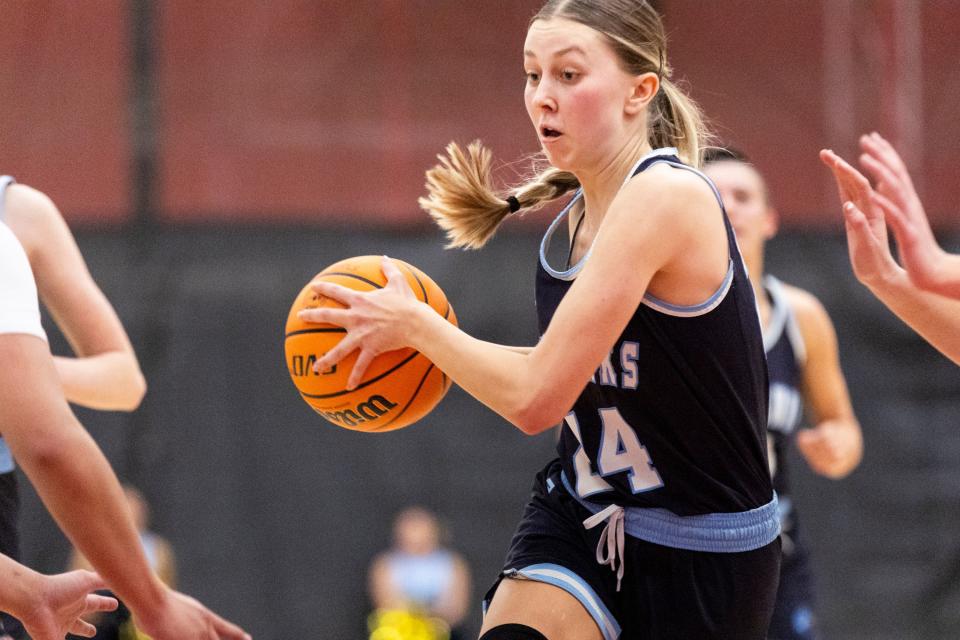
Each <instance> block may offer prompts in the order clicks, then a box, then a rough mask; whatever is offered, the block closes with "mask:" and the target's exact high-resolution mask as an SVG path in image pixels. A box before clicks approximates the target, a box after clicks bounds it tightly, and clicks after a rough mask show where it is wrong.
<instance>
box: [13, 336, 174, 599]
mask: <svg viewBox="0 0 960 640" xmlns="http://www.w3.org/2000/svg"><path fill="white" fill-rule="evenodd" d="M0 362H3V363H4V366H3V367H0V425H3V436H4V439H5V440H6V441H7V443H8V444H9V446H10V449H11V451H12V452H13V455H14V457H15V458H16V459H17V462H18V463H19V464H20V466H21V467H22V468H23V470H24V472H25V473H26V474H27V476H28V477H29V478H30V481H31V482H32V483H33V485H34V487H36V489H37V493H38V494H39V495H40V498H41V499H42V500H43V502H44V504H45V505H46V506H47V508H48V509H49V511H50V513H51V514H52V515H53V516H54V518H55V519H56V520H57V522H58V523H59V524H60V526H61V528H62V529H63V530H64V532H65V533H66V534H67V536H68V537H69V538H70V539H71V541H72V542H73V543H74V545H75V546H76V547H77V549H78V550H79V551H80V552H81V553H82V554H83V555H84V556H85V557H86V558H88V559H89V560H90V563H91V564H92V565H93V566H94V567H96V568H97V570H98V571H99V572H100V574H101V575H102V576H103V577H104V579H106V581H107V582H108V583H109V584H110V586H111V588H112V589H113V590H114V591H115V592H116V593H117V594H118V595H119V596H120V597H121V598H122V599H123V600H124V601H125V602H127V603H128V604H129V605H130V606H131V608H134V609H137V608H140V609H143V610H149V609H150V608H151V607H153V606H155V604H156V603H158V602H162V601H163V600H164V599H165V590H164V588H163V586H162V585H161V584H160V581H159V580H158V579H157V578H156V576H154V575H153V573H152V572H151V571H150V569H149V567H148V564H147V559H146V557H145V556H144V553H143V550H142V549H141V546H140V541H139V538H138V537H137V534H136V531H135V530H134V527H133V522H132V521H131V519H130V515H129V513H128V511H127V509H126V507H125V503H124V498H123V493H122V491H121V489H120V485H119V483H118V482H117V479H116V476H115V475H114V474H113V471H112V470H111V469H110V466H109V464H108V463H107V461H106V459H105V458H104V457H103V454H102V453H101V451H100V449H99V448H98V447H97V445H96V444H95V443H94V442H93V440H92V439H91V438H90V436H89V434H87V432H86V431H85V430H84V429H83V427H82V426H81V425H80V424H79V423H78V422H77V420H76V418H74V416H73V413H72V412H71V411H70V408H69V406H68V405H67V403H66V402H65V401H64V399H63V392H62V391H61V390H60V388H59V386H58V383H57V377H56V373H55V371H54V368H53V361H52V360H51V358H50V353H49V349H48V347H47V344H46V342H44V341H43V340H41V339H40V338H37V337H34V336H28V335H24V334H2V335H0Z"/></svg>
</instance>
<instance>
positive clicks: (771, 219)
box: [763, 207, 780, 240]
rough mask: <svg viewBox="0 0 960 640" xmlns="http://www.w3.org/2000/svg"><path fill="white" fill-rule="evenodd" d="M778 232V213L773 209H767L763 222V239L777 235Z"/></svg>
mask: <svg viewBox="0 0 960 640" xmlns="http://www.w3.org/2000/svg"><path fill="white" fill-rule="evenodd" d="M779 230H780V212H778V211H777V210H776V209H774V208H773V207H767V213H766V215H765V216H764V221H763V237H764V238H765V239H767V240H769V239H770V238H772V237H773V236H775V235H777V231H779Z"/></svg>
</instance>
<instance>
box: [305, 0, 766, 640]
mask: <svg viewBox="0 0 960 640" xmlns="http://www.w3.org/2000/svg"><path fill="white" fill-rule="evenodd" d="M665 46H666V43H665V35H664V29H663V25H662V23H661V21H660V17H659V16H658V15H657V13H656V12H655V11H654V10H653V9H652V8H651V7H650V5H649V4H648V3H647V2H643V1H641V0H551V1H550V2H548V3H547V4H546V5H545V6H544V7H543V8H542V9H541V10H540V12H539V13H538V14H537V15H536V16H535V17H534V18H533V20H532V22H531V24H530V27H529V30H528V32H527V38H526V43H525V45H524V48H523V68H524V72H525V74H526V89H525V92H524V98H525V103H526V108H527V112H528V114H529V116H530V119H531V121H532V123H533V125H534V127H535V129H536V131H537V134H538V136H539V138H540V141H541V144H542V148H543V151H544V153H545V155H546V158H547V160H548V161H549V164H550V165H551V166H550V167H549V168H547V169H546V171H544V172H543V173H541V174H540V175H538V176H537V177H536V178H534V179H533V180H531V181H530V182H529V183H527V184H526V185H523V186H521V187H519V188H518V189H516V190H515V191H513V193H512V195H510V196H509V197H506V198H505V197H503V196H501V195H498V194H497V193H495V192H494V191H493V190H492V189H491V187H490V184H491V179H490V165H491V161H490V154H489V153H488V152H487V151H486V150H484V149H482V148H481V147H480V146H479V144H474V145H471V146H470V147H469V149H468V151H467V153H466V154H465V153H463V152H462V151H461V150H460V149H459V148H458V147H457V146H456V145H451V146H450V147H449V152H450V153H449V157H447V158H444V159H443V164H442V166H438V167H436V168H434V169H433V170H431V171H430V172H429V173H428V184H429V188H430V194H429V197H428V198H425V199H424V200H423V201H422V204H423V206H424V207H425V208H426V209H428V210H429V211H430V212H431V214H432V215H433V216H434V217H435V218H436V219H437V221H438V222H439V224H440V225H441V226H442V227H444V228H445V229H446V230H447V231H448V235H449V237H450V238H451V241H452V244H453V245H455V246H468V247H479V246H481V245H482V244H483V243H484V242H485V241H486V240H487V239H488V238H489V237H490V236H491V235H492V233H493V232H494V230H495V228H496V227H497V225H498V223H499V222H500V220H502V219H503V218H504V217H505V216H506V215H507V214H508V213H509V212H511V211H519V210H524V209H532V208H535V207H537V206H539V205H541V204H543V203H545V202H547V201H549V200H552V199H555V198H558V197H560V196H562V195H564V194H565V193H570V192H571V191H575V195H574V196H573V199H572V201H571V202H570V204H568V206H567V207H566V208H565V209H564V211H563V212H562V213H561V214H560V217H558V219H557V220H556V221H555V222H554V223H553V224H552V225H551V226H550V228H549V229H548V231H547V233H546V236H545V237H544V240H543V243H542V245H541V252H540V260H539V264H538V269H537V279H538V280H537V305H538V313H539V316H540V325H541V331H542V334H543V335H542V338H541V340H540V341H539V343H538V344H537V345H536V346H535V347H532V348H511V347H506V348H505V347H502V346H499V345H495V344H491V343H486V342H482V341H480V340H477V339H474V338H472V337H470V336H468V335H467V334H465V333H463V332H462V331H460V330H459V329H456V328H455V327H453V325H451V324H450V323H448V322H446V321H445V320H444V319H443V318H441V317H440V316H439V315H438V314H436V313H434V312H433V311H432V310H430V309H428V307H427V305H422V304H418V303H417V302H416V299H415V298H414V296H413V293H412V292H411V291H410V290H409V288H408V287H407V285H406V284H405V281H404V280H403V277H402V276H401V274H400V272H399V270H398V269H397V268H396V267H395V266H394V265H393V264H392V263H391V262H390V261H389V260H386V259H385V261H384V266H383V269H384V273H385V274H386V276H387V277H388V285H387V286H386V287H384V288H383V289H381V290H378V291H375V292H373V293H369V294H365V293H358V292H354V291H352V290H347V289H345V288H342V287H339V286H336V285H333V286H331V285H328V284H320V283H318V284H317V285H316V286H315V288H316V291H317V292H318V293H320V294H321V295H326V296H329V297H332V298H335V299H337V300H340V301H341V302H343V303H344V304H346V305H347V306H348V308H345V309H317V310H309V311H305V312H303V313H302V317H303V318H304V319H305V320H308V321H314V322H330V323H334V324H337V325H340V326H343V327H346V329H347V335H346V337H345V338H344V339H343V340H342V341H341V342H340V343H339V344H338V345H337V347H335V348H334V349H332V350H331V351H330V352H329V353H328V354H327V355H326V356H324V357H323V358H322V359H321V360H320V362H318V365H320V366H328V365H332V364H333V363H335V362H337V361H339V360H341V359H342V358H343V357H344V356H345V355H347V354H348V353H351V352H353V351H354V350H359V356H358V358H359V359H358V362H357V365H356V367H355V368H354V370H353V372H352V374H351V378H350V385H352V386H356V385H360V384H361V383H362V380H363V371H364V369H365V368H366V367H367V365H368V364H369V362H370V361H371V360H372V358H373V357H375V356H376V355H377V354H378V353H381V352H383V351H387V350H391V349H396V348H399V347H402V346H407V345H409V346H411V347H413V348H415V349H417V350H419V351H421V352H422V353H423V354H424V355H426V357H427V358H429V359H430V360H431V361H433V362H434V363H436V364H437V366H439V367H440V368H441V369H442V370H443V371H445V372H446V373H447V374H448V375H450V376H451V377H452V378H453V380H455V381H456V382H457V383H458V384H460V385H461V386H462V387H463V388H464V389H466V390H467V391H468V392H469V393H471V394H472V395H473V396H475V397H476V398H477V399H479V400H480V401H481V402H483V403H484V404H486V405H487V406H489V407H491V408H492V409H493V410H494V411H496V412H498V413H499V414H500V415H502V416H504V417H505V418H506V419H507V420H509V421H510V422H512V423H513V424H514V425H516V426H517V427H518V428H519V429H520V430H522V431H523V432H525V433H528V434H534V433H539V432H542V431H544V430H546V429H549V428H550V427H552V426H553V425H556V424H557V423H559V422H562V423H563V430H562V434H561V437H560V442H559V444H558V450H559V454H560V455H559V459H558V460H555V461H553V462H551V463H550V464H549V465H548V466H547V467H546V468H545V469H544V470H543V471H542V472H541V473H540V474H539V475H538V477H537V480H536V482H535V485H534V493H533V497H532V499H531V501H530V503H529V504H528V506H527V508H526V511H525V513H524V516H523V519H522V521H521V523H520V525H519V527H518V529H517V531H516V534H515V536H514V539H513V541H512V543H511V547H510V550H509V552H508V555H507V560H506V564H505V566H504V569H503V572H502V573H501V579H500V580H498V581H497V584H495V585H494V586H493V588H492V589H491V590H490V592H489V594H488V601H487V608H486V615H485V617H484V623H483V628H482V634H483V635H482V638H483V640H504V639H524V640H528V639H540V640H542V639H543V638H549V639H550V640H568V639H570V640H573V639H576V640H597V639H599V638H604V639H606V640H612V639H614V638H618V637H620V636H621V634H622V635H623V637H625V638H651V639H656V638H701V639H703V638H723V639H725V640H731V639H741V638H742V639H748V638H749V639H760V638H764V637H766V632H767V627H768V625H769V622H770V616H771V612H772V610H773V603H774V597H775V592H776V585H777V577H778V571H779V563H780V544H779V541H778V534H779V532H780V527H779V521H778V519H777V515H776V510H777V505H776V499H775V497H774V493H773V488H772V484H771V479H770V473H769V469H768V468H767V461H766V433H765V430H766V429H765V423H766V410H767V409H766V395H767V389H766V385H767V379H766V365H765V360H764V353H763V340H762V337H761V334H760V325H759V322H758V319H757V312H756V303H755V301H754V296H753V291H752V289H751V286H750V283H749V281H748V280H747V277H746V273H745V271H744V267H743V263H742V260H741V257H740V254H739V252H738V249H737V246H736V242H735V240H734V236H733V232H732V230H731V229H730V226H729V223H728V222H727V220H726V217H725V215H724V213H723V210H722V207H721V205H720V200H719V198H718V196H717V194H716V192H715V190H714V189H713V187H712V185H711V184H710V183H709V181H708V180H707V179H706V178H705V177H704V176H703V175H702V174H700V173H699V172H698V171H696V170H695V169H693V167H692V166H691V165H696V164H698V161H699V154H700V147H701V140H702V136H703V135H704V133H703V125H702V122H701V118H700V114H699V111H698V109H697V108H696V106H695V105H694V104H693V103H692V102H691V101H690V100H689V98H687V97H686V96H685V95H684V94H683V93H682V92H681V91H680V89H679V88H678V87H677V86H676V85H674V84H673V83H672V82H671V81H670V79H669V77H670V70H669V67H668V65H667V57H666V50H665ZM674 145H675V146H676V147H678V148H676V149H675V148H671V146H674ZM565 218H566V220H567V224H568V225H569V228H570V230H571V236H572V240H571V243H570V257H569V264H559V265H558V264H550V263H548V261H547V258H546V256H547V251H546V246H547V245H548V243H549V242H550V239H551V237H552V235H553V232H554V231H555V229H556V228H557V226H558V225H559V224H560V223H561V222H562V221H563V220H564V219H565ZM444 324H446V325H449V326H443V325H444Z"/></svg>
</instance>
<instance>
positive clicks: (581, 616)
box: [480, 578, 603, 640]
mask: <svg viewBox="0 0 960 640" xmlns="http://www.w3.org/2000/svg"><path fill="white" fill-rule="evenodd" d="M511 623H513V624H525V625H527V626H529V627H533V628H534V629H536V630H537V631H539V632H540V633H542V634H543V635H545V636H547V638H549V639H550V640H603V636H602V635H601V633H600V629H599V628H598V627H597V623H596V622H595V621H594V619H593V618H592V617H591V616H590V614H589V613H587V610H586V609H585V608H584V607H583V605H582V604H580V601H579V600H577V599H576V598H574V597H573V596H572V595H570V594H569V593H567V592H566V591H564V590H563V589H561V588H559V587H555V586H553V585H551V584H547V583H545V582H536V581H534V580H517V579H512V578H504V579H503V580H502V581H501V582H500V586H498V587H497V591H496V593H495V594H494V596H493V600H492V601H491V602H490V606H489V607H488V608H487V613H486V614H485V615H484V617H483V628H482V629H481V631H480V635H483V634H484V633H486V631H487V630H488V629H490V628H492V627H496V626H497V625H501V624H511Z"/></svg>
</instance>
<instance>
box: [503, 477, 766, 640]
mask: <svg viewBox="0 0 960 640" xmlns="http://www.w3.org/2000/svg"><path fill="white" fill-rule="evenodd" d="M591 515H592V514H591V512H590V511H588V510H587V509H586V508H585V507H584V506H583V505H581V504H580V503H579V502H578V501H577V499H576V498H575V497H573V496H571V495H570V493H569V492H568V491H567V489H566V488H565V487H564V485H563V483H562V481H561V478H560V464H559V461H558V460H554V461H553V462H551V463H550V464H548V465H547V467H546V468H545V469H544V470H543V471H541V472H540V473H539V474H538V475H537V478H536V480H535V481H534V486H533V495H532V497H531V499H530V502H529V503H528V504H527V506H526V507H525V509H524V512H523V518H522V519H521V521H520V524H519V526H518V527H517V530H516V532H515V533H514V536H513V540H512V541H511V543H510V550H509V551H508V553H507V559H506V562H505V563H504V568H503V571H502V572H501V573H500V576H499V577H498V579H497V581H496V583H495V584H494V585H493V586H492V587H491V588H490V590H489V591H488V592H487V595H486V597H485V599H484V611H486V608H487V605H488V604H489V603H490V601H491V600H492V598H493V596H494V594H495V592H496V589H497V587H498V586H499V584H500V581H501V580H502V579H504V578H514V579H527V580H535V581H539V582H545V583H548V584H551V585H554V586H556V587H559V588H561V589H563V590H564V591H566V592H567V593H569V594H571V595H572V596H573V597H575V598H576V599H577V600H578V601H579V602H580V604H582V605H583V607H584V608H585V609H586V610H587V612H588V613H589V614H590V615H591V616H592V617H593V619H594V620H595V621H596V623H597V626H598V627H599V629H600V631H601V634H602V636H603V638H604V640H617V638H625V639H634V638H636V639H638V640H639V639H643V640H668V639H669V640H681V639H682V640H690V639H692V638H696V639H698V640H709V639H711V638H714V639H716V640H763V639H765V638H766V637H767V629H768V627H769V625H770V618H771V616H772V614H773V607H774V598H775V595H776V589H777V581H778V577H779V567H780V540H779V538H776V539H774V541H773V542H770V543H769V544H766V545H765V546H762V547H760V548H758V549H755V550H753V551H744V552H738V553H711V552H702V551H689V550H685V549H674V548H671V547H666V546H662V545H658V544H653V543H650V542H646V541H644V540H640V539H638V538H635V537H632V536H629V535H627V536H626V540H625V545H624V550H623V551H624V553H623V558H622V561H623V563H624V566H625V572H624V575H623V580H622V583H621V585H620V590H619V591H618V590H617V575H616V574H615V573H614V572H613V571H612V570H611V568H610V567H609V566H607V565H601V564H599V563H598V562H597V559H596V549H597V544H598V542H599V538H600V535H601V531H600V528H599V527H596V528H593V529H585V528H584V525H583V521H584V520H585V519H586V518H588V517H590V516H591Z"/></svg>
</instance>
